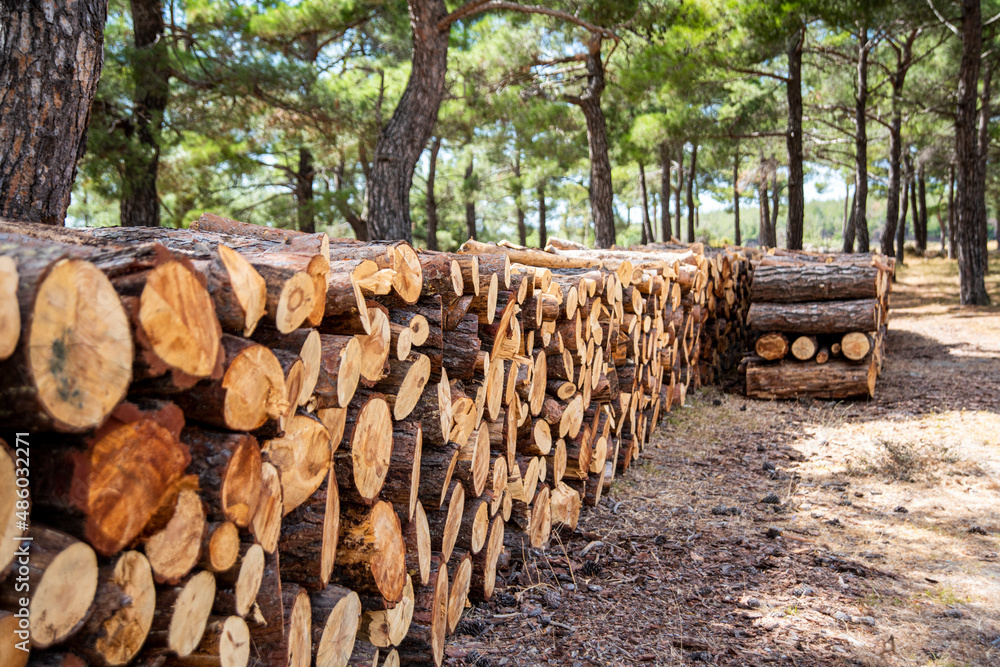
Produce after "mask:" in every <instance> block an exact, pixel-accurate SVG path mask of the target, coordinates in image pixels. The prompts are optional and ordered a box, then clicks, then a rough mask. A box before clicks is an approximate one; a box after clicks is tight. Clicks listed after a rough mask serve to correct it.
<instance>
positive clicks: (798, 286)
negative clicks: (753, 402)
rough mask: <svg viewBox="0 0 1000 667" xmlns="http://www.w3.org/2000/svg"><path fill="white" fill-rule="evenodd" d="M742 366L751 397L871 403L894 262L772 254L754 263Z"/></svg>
mask: <svg viewBox="0 0 1000 667" xmlns="http://www.w3.org/2000/svg"><path fill="white" fill-rule="evenodd" d="M755 264H756V266H755V268H754V271H753V281H752V284H751V288H750V310H749V323H750V326H751V328H752V329H753V330H754V332H755V334H756V341H755V343H754V350H753V352H754V354H751V355H749V356H748V357H747V358H746V359H745V360H744V363H743V366H742V368H743V370H744V372H745V374H746V393H747V396H750V397H751V398H763V399H772V398H796V397H800V396H809V397H813V398H821V399H836V400H839V399H846V398H868V397H871V396H874V395H875V384H876V381H877V379H878V376H879V374H880V373H881V372H882V363H883V360H884V356H885V334H886V327H887V326H888V320H889V293H890V291H891V288H892V275H893V271H894V267H895V260H893V259H891V258H886V257H883V256H880V255H820V254H812V253H806V252H789V251H775V250H772V251H769V254H767V255H765V256H763V257H760V258H758V259H757V261H756V262H755Z"/></svg>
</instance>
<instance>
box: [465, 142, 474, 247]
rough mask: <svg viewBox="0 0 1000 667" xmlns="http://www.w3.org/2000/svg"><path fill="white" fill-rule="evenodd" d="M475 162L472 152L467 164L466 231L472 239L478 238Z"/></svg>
mask: <svg viewBox="0 0 1000 667" xmlns="http://www.w3.org/2000/svg"><path fill="white" fill-rule="evenodd" d="M474 169H475V164H474V163H473V156H472V153H469V163H468V164H467V165H465V183H464V186H465V187H464V190H465V233H466V235H467V236H468V237H469V238H470V239H473V240H474V239H475V238H476V199H475V193H476V186H475V183H474V182H473V178H474V176H475V171H474Z"/></svg>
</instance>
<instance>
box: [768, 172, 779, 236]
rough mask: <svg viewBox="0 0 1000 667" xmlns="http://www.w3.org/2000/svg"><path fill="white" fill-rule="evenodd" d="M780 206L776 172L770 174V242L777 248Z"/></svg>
mask: <svg viewBox="0 0 1000 667" xmlns="http://www.w3.org/2000/svg"><path fill="white" fill-rule="evenodd" d="M780 206H781V190H780V189H779V188H778V171H777V169H775V171H774V172H772V173H771V225H770V230H771V240H772V241H773V242H774V247H775V248H777V247H778V208H779V207H780Z"/></svg>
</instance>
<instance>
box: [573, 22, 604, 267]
mask: <svg viewBox="0 0 1000 667" xmlns="http://www.w3.org/2000/svg"><path fill="white" fill-rule="evenodd" d="M586 63H587V90H586V91H585V92H584V94H583V95H580V96H579V97H567V98H566V99H567V101H569V102H571V103H573V104H576V105H578V106H579V107H580V108H581V109H582V110H583V116H584V118H586V120H587V147H588V149H589V151H590V211H591V215H592V216H593V218H594V245H595V246H596V247H598V248H610V247H611V246H613V245H614V244H615V216H614V203H613V196H614V195H613V192H612V189H611V161H610V160H609V159H608V127H607V124H606V123H605V121H604V111H603V110H602V109H601V93H603V92H604V62H603V61H602V60H601V38H600V37H599V36H595V37H594V38H593V39H591V42H590V45H589V48H588V51H587V56H586Z"/></svg>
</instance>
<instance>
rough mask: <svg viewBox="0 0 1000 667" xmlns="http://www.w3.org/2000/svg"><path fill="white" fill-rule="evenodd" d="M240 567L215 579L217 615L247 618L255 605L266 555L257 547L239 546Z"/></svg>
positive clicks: (247, 544) (246, 544)
mask: <svg viewBox="0 0 1000 667" xmlns="http://www.w3.org/2000/svg"><path fill="white" fill-rule="evenodd" d="M240 549H241V551H242V556H241V557H240V564H239V566H238V567H234V568H232V569H230V570H228V571H226V572H220V573H218V575H216V576H217V582H218V586H219V587H218V590H217V591H216V596H215V602H214V605H213V607H212V610H213V612H214V613H216V614H222V615H226V616H229V615H236V616H240V617H246V615H247V614H249V613H250V611H251V609H252V608H253V606H254V602H255V601H256V599H257V592H258V591H259V590H260V587H261V582H262V581H263V578H264V569H265V556H264V549H263V547H261V545H260V544H254V543H250V542H245V543H243V544H242V545H241V546H240Z"/></svg>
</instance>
